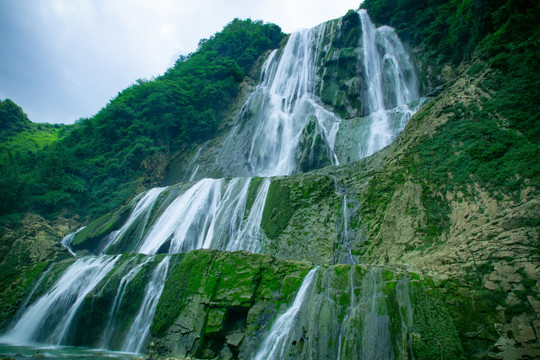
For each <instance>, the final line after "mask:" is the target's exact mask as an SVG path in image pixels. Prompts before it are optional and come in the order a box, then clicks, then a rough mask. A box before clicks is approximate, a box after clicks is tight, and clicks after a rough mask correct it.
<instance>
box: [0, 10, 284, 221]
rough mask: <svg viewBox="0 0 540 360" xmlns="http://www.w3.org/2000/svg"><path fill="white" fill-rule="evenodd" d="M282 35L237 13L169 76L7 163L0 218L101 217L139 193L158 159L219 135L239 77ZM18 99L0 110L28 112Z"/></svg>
mask: <svg viewBox="0 0 540 360" xmlns="http://www.w3.org/2000/svg"><path fill="white" fill-rule="evenodd" d="M282 37H283V34H282V32H281V30H280V28H279V27H278V26H277V25H273V24H263V23H262V22H261V21H251V20H249V19H248V20H238V19H235V20H234V21H232V22H231V23H230V24H228V25H227V26H226V27H225V28H224V29H223V30H222V31H221V32H220V33H217V34H216V35H214V36H212V37H211V38H210V39H208V40H202V41H201V42H200V46H199V49H198V50H197V51H196V52H195V53H192V54H190V55H188V56H181V57H180V58H179V59H178V61H177V62H176V64H175V65H174V67H172V68H171V69H169V70H168V71H167V72H166V73H165V74H164V75H163V76H160V77H158V78H156V79H153V80H150V81H147V80H138V81H137V82H136V83H135V84H133V85H132V86H130V87H129V88H127V89H125V90H124V91H122V92H121V93H119V94H118V96H117V97H116V98H115V99H113V100H112V101H111V102H110V103H109V104H107V106H105V107H104V108H103V109H101V111H99V112H98V113H97V114H96V115H95V116H94V117H92V118H88V119H81V120H79V121H78V122H77V123H76V124H74V125H73V126H72V127H69V129H66V130H65V135H64V136H63V137H62V138H61V139H60V140H59V141H56V142H54V143H52V144H51V145H50V146H48V147H46V148H44V149H43V150H42V151H37V152H28V153H18V155H17V156H16V157H14V158H12V159H11V160H10V161H8V162H7V163H5V164H0V171H1V172H2V174H3V176H2V178H1V179H0V186H1V187H2V189H3V191H2V195H0V216H4V220H6V217H5V216H7V215H9V214H12V215H13V214H14V213H15V214H16V213H22V212H25V211H28V210H32V211H35V212H37V213H40V214H42V215H44V216H48V217H51V216H55V215H56V214H58V212H59V211H61V210H62V209H68V210H70V211H72V212H75V213H80V214H89V215H91V216H93V217H94V216H98V215H100V214H103V213H106V212H109V211H111V210H112V209H114V208H116V207H117V206H118V205H120V204H122V203H123V202H125V201H126V199H128V198H130V197H131V196H133V195H134V194H135V191H136V187H137V185H138V184H139V183H140V179H141V177H143V176H144V174H145V171H148V172H149V171H151V170H152V165H151V164H152V163H153V162H155V161H154V160H153V159H157V158H160V159H161V158H164V157H165V158H166V156H167V155H168V154H170V153H175V152H178V151H181V150H183V149H184V148H185V147H186V146H187V145H189V144H190V143H193V142H198V141H204V140H206V139H209V138H211V137H212V136H213V135H214V134H215V131H216V130H217V128H218V126H219V124H220V120H221V119H222V116H223V112H224V111H225V110H226V109H227V108H228V107H229V106H230V105H231V103H232V101H233V100H234V99H235V97H236V96H237V95H238V93H239V84H240V82H242V81H243V79H244V77H245V76H246V74H247V73H249V71H250V70H251V68H252V66H253V64H254V62H255V61H256V59H257V58H258V57H259V56H261V54H262V53H263V52H265V51H267V50H269V49H272V48H275V47H277V46H278V44H279V42H280V41H281V39H282ZM4 103H6V104H7V105H5V104H4ZM13 105H14V104H13ZM13 105H12V103H11V102H9V101H8V100H6V101H4V102H2V104H1V107H0V114H3V113H4V110H2V109H4V108H7V109H8V110H6V111H7V113H8V114H12V113H13V114H15V115H14V116H15V117H18V118H21V115H20V114H22V110H21V109H20V108H18V110H17V109H15V108H14V107H13ZM15 106H16V105H15ZM23 115H24V114H23ZM23 118H25V117H23ZM3 119H4V118H2V121H4V120H3ZM9 119H11V118H9ZM9 119H8V121H9V122H10V123H14V121H12V120H9ZM27 122H28V121H27Z"/></svg>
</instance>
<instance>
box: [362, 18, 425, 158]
mask: <svg viewBox="0 0 540 360" xmlns="http://www.w3.org/2000/svg"><path fill="white" fill-rule="evenodd" d="M359 16H360V21H361V24H362V58H363V69H364V74H365V79H366V85H367V88H368V91H367V99H366V100H367V109H368V112H369V116H368V118H369V122H370V126H369V130H368V136H367V142H366V144H359V145H360V157H361V158H362V157H366V156H369V155H372V154H373V153H375V152H376V151H378V150H380V149H382V148H383V147H385V146H387V145H389V144H390V142H392V140H393V139H394V138H395V137H396V136H397V134H398V133H399V132H401V131H402V130H403V128H404V127H405V125H406V124H407V121H408V120H409V118H410V117H411V116H412V115H413V113H414V111H413V110H412V109H411V108H410V107H409V104H410V103H411V102H413V101H415V100H418V99H419V98H420V96H419V93H418V83H417V80H416V76H415V74H414V68H413V66H412V64H411V61H410V59H409V55H408V54H407V52H406V51H405V49H404V48H403V45H402V44H401V42H400V41H399V38H398V37H397V35H396V34H395V32H394V30H393V29H392V28H390V27H388V26H381V27H380V28H377V29H376V28H375V25H374V24H373V23H372V22H371V19H370V18H369V15H368V14H367V12H366V11H365V10H360V11H359Z"/></svg>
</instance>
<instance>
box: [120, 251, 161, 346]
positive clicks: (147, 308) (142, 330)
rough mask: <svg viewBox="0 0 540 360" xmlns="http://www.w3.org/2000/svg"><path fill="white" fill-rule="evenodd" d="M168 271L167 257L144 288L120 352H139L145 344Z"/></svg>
mask: <svg viewBox="0 0 540 360" xmlns="http://www.w3.org/2000/svg"><path fill="white" fill-rule="evenodd" d="M168 269H169V257H165V258H164V259H163V260H162V261H161V262H160V263H159V265H158V266H157V267H156V269H155V270H154V273H153V275H152V279H151V280H150V282H149V283H148V286H147V287H146V293H145V295H144V299H143V302H142V304H141V307H140V309H139V312H138V313H137V316H136V317H135V320H134V321H133V324H131V328H130V329H129V332H128V334H127V336H126V339H125V342H124V345H123V346H122V350H124V351H128V352H135V353H136V352H139V351H140V350H141V348H142V346H143V344H145V340H146V338H147V337H148V335H149V333H150V325H151V324H152V319H153V318H154V313H155V312H156V306H157V304H158V301H159V297H160V296H161V292H162V291H163V286H164V285H165V279H166V278H167V270H168Z"/></svg>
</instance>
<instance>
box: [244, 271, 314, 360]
mask: <svg viewBox="0 0 540 360" xmlns="http://www.w3.org/2000/svg"><path fill="white" fill-rule="evenodd" d="M317 269H318V268H317V267H315V268H313V269H311V270H310V272H309V273H308V274H307V275H306V277H305V278H304V281H302V285H301V286H300V289H299V290H298V293H297V294H296V297H295V298H294V301H293V303H292V305H291V307H289V308H288V309H287V311H286V312H284V313H283V314H281V315H279V316H278V317H277V318H276V321H275V322H274V325H272V328H271V329H270V332H269V333H268V335H267V336H266V338H265V339H264V341H263V343H262V345H261V347H260V349H259V351H258V352H257V354H256V355H255V356H254V358H253V359H254V360H273V359H283V358H285V353H284V351H285V350H286V349H287V345H288V341H287V340H288V337H289V333H290V332H291V330H292V328H293V327H294V325H295V321H296V315H297V314H298V311H300V308H301V306H302V304H303V303H304V301H305V297H306V294H307V291H308V289H309V288H310V286H311V284H312V283H313V280H314V279H315V278H316V277H315V275H316V274H317Z"/></svg>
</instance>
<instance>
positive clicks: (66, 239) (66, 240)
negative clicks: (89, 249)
mask: <svg viewBox="0 0 540 360" xmlns="http://www.w3.org/2000/svg"><path fill="white" fill-rule="evenodd" d="M85 227H86V226H83V227H82V228H80V229H79V230H77V231H75V232H72V233H71V234H67V235H66V236H64V238H63V239H62V241H60V244H62V246H63V247H65V248H66V249H67V251H69V253H70V254H71V255H73V256H74V257H77V255H76V254H75V252H74V251H73V249H72V248H71V242H72V241H73V238H74V237H75V235H77V233H78V232H80V231H82V230H84V228H85Z"/></svg>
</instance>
